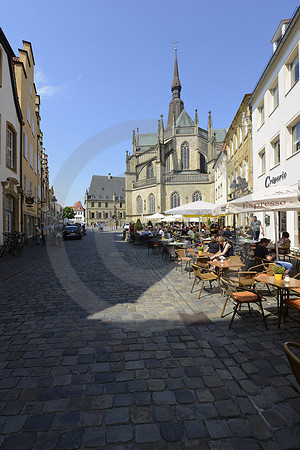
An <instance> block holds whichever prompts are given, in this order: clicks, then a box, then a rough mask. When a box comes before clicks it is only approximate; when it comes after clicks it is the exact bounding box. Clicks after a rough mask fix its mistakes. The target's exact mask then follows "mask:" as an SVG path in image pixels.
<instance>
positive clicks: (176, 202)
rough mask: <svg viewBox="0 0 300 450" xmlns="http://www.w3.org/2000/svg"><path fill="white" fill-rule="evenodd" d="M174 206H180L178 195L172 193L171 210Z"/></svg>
mask: <svg viewBox="0 0 300 450" xmlns="http://www.w3.org/2000/svg"><path fill="white" fill-rule="evenodd" d="M176 206H180V195H179V194H178V192H173V194H171V208H176Z"/></svg>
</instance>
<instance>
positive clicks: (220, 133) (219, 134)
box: [212, 128, 228, 142]
mask: <svg viewBox="0 0 300 450" xmlns="http://www.w3.org/2000/svg"><path fill="white" fill-rule="evenodd" d="M227 131H228V130H227V128H216V129H215V130H212V132H213V133H216V141H217V142H223V141H224V139H225V136H226V133H227Z"/></svg>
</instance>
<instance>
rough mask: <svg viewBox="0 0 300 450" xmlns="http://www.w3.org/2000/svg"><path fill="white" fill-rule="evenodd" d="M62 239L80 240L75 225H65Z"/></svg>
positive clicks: (78, 231) (80, 235)
mask: <svg viewBox="0 0 300 450" xmlns="http://www.w3.org/2000/svg"><path fill="white" fill-rule="evenodd" d="M63 238H64V239H81V238H82V234H81V230H80V229H79V228H78V226H77V225H66V226H65V227H64V231H63Z"/></svg>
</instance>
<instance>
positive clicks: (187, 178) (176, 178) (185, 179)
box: [164, 173, 209, 184]
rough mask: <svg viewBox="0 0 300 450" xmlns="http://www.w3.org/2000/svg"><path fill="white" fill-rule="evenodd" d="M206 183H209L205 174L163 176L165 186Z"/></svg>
mask: <svg viewBox="0 0 300 450" xmlns="http://www.w3.org/2000/svg"><path fill="white" fill-rule="evenodd" d="M207 181H209V177H208V174H207V173H174V174H170V175H164V182H165V183H166V184H178V183H205V182H207Z"/></svg>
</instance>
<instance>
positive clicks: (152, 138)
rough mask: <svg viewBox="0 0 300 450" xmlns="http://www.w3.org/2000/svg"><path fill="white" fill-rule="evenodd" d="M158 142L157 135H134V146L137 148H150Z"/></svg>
mask: <svg viewBox="0 0 300 450" xmlns="http://www.w3.org/2000/svg"><path fill="white" fill-rule="evenodd" d="M157 141H158V136H157V133H143V134H136V135H135V144H136V146H137V147H143V146H146V147H152V146H153V145H156V144H157Z"/></svg>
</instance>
